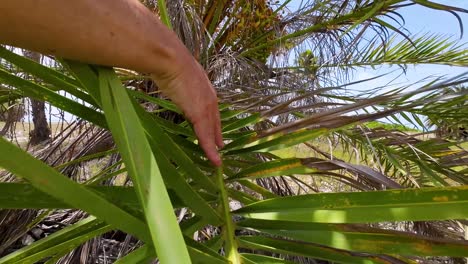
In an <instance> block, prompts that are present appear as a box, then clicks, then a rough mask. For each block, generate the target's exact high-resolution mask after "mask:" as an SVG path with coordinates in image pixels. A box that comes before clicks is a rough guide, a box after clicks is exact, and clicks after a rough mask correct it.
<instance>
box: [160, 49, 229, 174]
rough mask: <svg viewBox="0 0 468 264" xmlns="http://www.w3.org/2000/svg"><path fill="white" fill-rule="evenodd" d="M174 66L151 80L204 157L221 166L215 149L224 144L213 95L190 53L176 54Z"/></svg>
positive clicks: (216, 104)
mask: <svg viewBox="0 0 468 264" xmlns="http://www.w3.org/2000/svg"><path fill="white" fill-rule="evenodd" d="M187 53H188V52H187ZM176 64H177V65H179V66H180V67H175V68H174V69H175V70H173V71H171V72H169V73H168V74H164V75H157V76H156V75H155V76H153V78H154V79H155V80H156V83H157V84H158V86H159V87H160V88H161V90H162V92H163V93H164V94H165V95H166V96H168V97H169V98H170V99H171V100H172V101H174V103H175V104H176V105H177V106H179V107H180V108H181V109H182V111H183V112H184V115H185V116H186V117H187V118H188V119H189V120H190V122H191V123H192V124H193V127H194V129H195V134H196V135H197V137H198V141H199V144H200V146H201V147H202V149H203V151H204V152H205V154H206V156H207V158H208V159H209V160H210V161H211V162H212V163H213V164H214V165H215V166H221V158H220V156H219V153H218V148H222V147H223V146H224V143H223V137H222V134H221V120H220V115H219V109H218V98H217V96H216V92H215V90H214V88H213V86H212V85H211V82H210V81H209V79H208V77H207V76H206V73H205V71H204V69H203V68H202V66H201V65H200V64H198V62H197V61H195V59H194V58H193V57H192V56H191V55H190V54H179V57H178V59H177V62H176Z"/></svg>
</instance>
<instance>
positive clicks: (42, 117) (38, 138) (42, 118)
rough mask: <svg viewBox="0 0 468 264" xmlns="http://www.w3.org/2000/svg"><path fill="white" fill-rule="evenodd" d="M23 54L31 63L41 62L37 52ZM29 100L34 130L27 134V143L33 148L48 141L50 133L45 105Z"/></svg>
mask: <svg viewBox="0 0 468 264" xmlns="http://www.w3.org/2000/svg"><path fill="white" fill-rule="evenodd" d="M23 53H24V56H25V57H27V58H29V59H31V60H33V61H36V62H40V60H41V54H39V53H37V52H33V51H28V50H23ZM30 100H31V108H32V116H33V124H34V129H33V130H32V131H31V132H30V133H29V136H30V141H29V143H30V144H31V145H33V146H34V145H37V144H40V143H41V142H44V141H46V140H48V139H49V138H50V134H51V131H50V128H49V125H48V123H47V117H46V114H45V103H44V102H43V101H38V100H35V99H32V98H31V99H30Z"/></svg>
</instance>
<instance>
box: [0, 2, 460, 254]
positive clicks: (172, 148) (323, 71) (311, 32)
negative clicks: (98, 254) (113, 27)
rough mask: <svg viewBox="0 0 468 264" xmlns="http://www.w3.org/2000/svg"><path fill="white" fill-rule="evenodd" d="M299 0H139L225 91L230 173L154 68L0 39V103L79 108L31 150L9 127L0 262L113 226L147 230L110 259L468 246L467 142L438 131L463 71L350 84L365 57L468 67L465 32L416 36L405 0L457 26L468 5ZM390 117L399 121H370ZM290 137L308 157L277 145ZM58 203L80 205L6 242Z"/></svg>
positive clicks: (454, 106)
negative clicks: (34, 236)
mask: <svg viewBox="0 0 468 264" xmlns="http://www.w3.org/2000/svg"><path fill="white" fill-rule="evenodd" d="M290 2H291V1H283V2H280V3H276V2H269V1H264V0H255V1H201V0H192V1H167V3H165V2H164V1H162V0H160V1H157V2H153V1H145V4H147V5H148V6H149V8H152V9H154V10H155V13H157V14H159V15H160V17H161V19H162V20H163V21H165V22H166V24H167V25H168V26H170V27H171V28H173V29H174V30H175V31H176V32H177V34H178V35H179V37H180V38H181V39H182V40H183V41H184V43H185V44H186V45H187V47H188V48H189V49H190V50H191V51H192V52H193V54H194V56H195V57H196V58H197V59H198V60H199V61H200V62H201V63H202V64H203V66H204V67H205V68H206V70H207V72H208V75H209V77H210V79H211V80H212V82H213V84H214V85H215V87H216V88H217V90H218V94H219V98H220V109H221V118H222V125H223V136H224V138H225V140H226V143H227V144H226V146H225V147H224V148H223V149H222V150H221V153H222V156H223V166H222V167H221V168H219V169H216V168H213V167H212V166H211V165H210V163H209V162H208V161H207V160H206V159H205V157H204V155H203V152H202V151H201V149H200V148H199V147H198V145H197V144H196V143H197V142H196V137H195V135H194V132H193V130H192V128H191V126H190V124H189V123H188V122H187V121H185V120H184V119H183V117H182V116H181V114H180V111H179V110H178V109H177V107H176V106H175V105H174V104H173V103H172V102H170V101H167V100H165V99H164V97H162V96H160V95H159V94H158V93H157V88H156V87H157V86H156V84H154V83H153V82H152V81H151V80H149V79H147V78H146V76H144V75H140V74H137V73H134V72H131V71H127V70H123V69H117V70H116V71H114V70H113V69H110V68H105V67H99V66H94V65H86V64H83V63H77V62H73V61H67V60H60V59H58V58H54V59H56V60H57V64H53V65H51V66H44V65H43V64H40V63H39V62H36V61H32V60H29V59H28V58H25V57H24V56H21V55H18V53H15V52H13V51H11V50H10V49H8V48H7V47H2V48H0V58H2V63H1V64H0V82H1V84H0V105H4V104H5V103H9V102H12V101H14V100H18V99H20V98H25V97H29V98H32V99H35V100H42V101H46V102H47V103H49V104H50V105H52V106H54V107H56V108H59V109H62V110H64V111H66V112H68V113H71V114H73V115H74V116H76V117H77V118H78V119H77V120H76V121H74V122H73V123H71V124H69V125H67V126H64V127H63V128H62V129H60V132H59V133H58V134H57V135H55V137H54V138H53V139H52V140H51V141H50V142H47V143H44V144H43V145H42V146H38V147H35V148H33V149H30V150H29V153H28V152H26V151H25V150H23V149H21V148H20V147H19V146H15V144H14V143H13V142H11V141H8V140H7V139H6V138H1V139H0V150H1V151H0V166H1V167H2V168H4V169H5V172H4V174H3V176H2V178H3V182H2V183H0V208H3V210H2V211H0V219H3V220H0V231H3V232H2V233H0V234H1V235H2V236H3V235H5V237H1V238H0V255H1V254H3V255H4V256H3V257H2V258H0V263H36V262H39V261H43V262H45V263H66V261H71V260H70V256H71V255H70V254H71V253H70V252H76V250H77V249H76V248H79V250H80V251H79V252H81V253H80V254H81V255H80V254H79V257H80V258H81V261H82V262H85V263H93V261H95V260H91V259H92V255H93V252H94V251H93V250H92V247H90V246H89V245H90V243H91V244H92V243H94V244H96V240H91V239H93V238H96V237H99V236H101V235H103V234H109V233H110V232H113V234H116V230H120V231H123V232H125V233H126V234H128V235H127V237H126V241H127V238H128V241H130V240H131V239H132V237H134V238H136V239H137V240H139V241H141V242H138V243H136V244H134V245H133V248H132V247H125V248H124V249H123V250H122V251H121V253H122V254H121V256H120V259H119V260H118V261H117V262H116V263H147V262H149V261H151V260H152V259H155V258H158V259H159V260H160V261H161V262H162V263H190V262H193V263H294V262H305V261H310V262H311V263H313V262H312V261H313V260H314V259H320V260H326V261H330V262H336V263H417V262H418V261H428V259H426V257H429V256H448V257H453V258H456V257H458V258H460V257H465V256H467V252H468V243H467V242H466V238H465V239H464V237H463V233H462V230H463V229H464V230H466V228H467V227H466V226H468V222H467V221H466V220H465V219H467V218H468V210H466V208H467V206H468V177H467V173H468V167H467V164H468V163H467V161H468V153H467V151H466V150H465V149H466V143H464V142H460V141H459V140H453V139H451V138H444V137H442V138H440V137H433V134H434V130H435V127H434V125H440V124H450V126H453V127H457V128H462V127H463V128H465V127H467V125H468V124H467V123H466V121H467V119H466V117H467V116H468V107H467V105H466V100H467V97H468V90H467V89H466V88H465V86H463V85H466V83H467V81H468V76H467V75H462V76H456V77H453V78H449V79H446V78H445V79H444V78H441V77H440V78H432V79H428V80H427V81H425V82H421V83H418V84H416V85H413V86H412V87H406V86H402V87H394V88H391V89H383V88H379V87H372V89H371V90H370V92H369V93H365V92H362V93H356V92H354V93H346V88H347V87H349V86H351V85H353V84H362V83H364V84H365V83H366V80H364V81H358V82H357V83H356V82H355V83H350V82H349V81H348V80H349V76H350V74H351V73H352V71H353V70H354V69H355V68H357V67H365V66H373V67H375V66H379V65H384V64H390V65H398V66H400V67H401V68H402V69H403V70H404V69H405V67H406V66H407V65H409V64H425V63H431V64H444V65H453V66H464V65H467V62H468V51H467V49H466V45H463V44H459V43H457V42H456V41H454V40H452V39H450V38H446V37H442V36H438V35H432V34H430V33H427V34H425V35H422V36H421V35H420V36H416V35H411V34H409V33H406V31H405V29H404V20H403V17H401V16H400V14H399V10H401V9H402V8H405V7H406V6H408V5H418V6H419V7H420V8H431V9H436V10H440V12H450V13H451V14H453V15H454V16H455V17H456V18H458V19H459V20H460V26H461V28H463V27H462V25H463V24H462V21H461V18H460V16H459V14H461V13H468V10H465V9H462V8H459V7H454V6H445V5H441V4H437V3H435V2H432V1H426V0H411V1H410V0H383V1H371V0H363V1H348V0H339V1H337V0H321V1H307V2H306V1H303V2H305V3H303V4H302V5H301V7H300V8H299V9H298V10H297V11H294V12H290V11H288V9H287V6H288V4H289V3H290ZM290 58H294V59H290ZM50 60H52V58H50ZM116 72H117V73H116ZM24 74H28V75H31V76H34V77H35V78H32V79H31V78H29V79H26V78H22V76H24ZM384 88H386V87H384ZM385 119H386V120H390V121H392V122H394V123H396V124H400V125H401V126H390V127H389V126H386V125H379V124H382V123H378V122H375V120H385ZM405 126H414V127H415V128H417V131H408V130H407V129H404V128H405ZM402 128H403V129H402ZM291 148H297V149H301V150H304V149H306V150H307V155H303V156H285V155H282V154H281V151H284V150H287V149H291ZM96 160H98V161H99V162H97V163H96ZM93 162H94V163H93ZM93 164H94V166H97V168H94V169H93V170H91V169H90V167H91V165H93ZM96 164H98V165H96ZM14 209H16V210H14ZM18 209H22V210H18ZM61 209H79V211H78V210H76V211H74V212H75V213H74V214H73V216H72V217H71V219H68V220H67V226H66V227H64V228H61V229H60V230H59V231H57V232H54V233H53V234H51V235H49V236H47V237H45V238H43V239H40V240H38V241H37V242H34V243H32V244H30V245H28V246H26V247H22V248H20V249H17V250H15V251H13V252H11V253H10V254H6V252H7V251H6V249H7V248H8V247H9V246H11V245H12V244H13V243H14V241H16V240H17V239H18V238H20V237H21V235H23V234H25V233H26V232H28V230H30V229H31V228H33V227H34V226H36V225H37V224H38V223H41V222H42V221H44V220H45V219H48V218H49V217H51V216H52V215H54V214H56V213H57V212H63V210H61ZM83 212H85V213H83ZM20 220H21V221H20ZM8 223H10V225H9V226H5V225H6V224H8ZM12 223H13V224H12ZM2 225H3V226H2ZM90 240H91V242H89V241H90ZM87 241H88V242H87ZM93 241H94V242H93ZM83 244H84V246H83ZM85 245H88V246H87V247H86V246H85ZM133 249H134V250H133ZM94 253H95V252H94ZM60 261H62V262H60ZM64 261H65V262H64Z"/></svg>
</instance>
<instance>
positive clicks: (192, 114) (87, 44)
mask: <svg viewBox="0 0 468 264" xmlns="http://www.w3.org/2000/svg"><path fill="white" fill-rule="evenodd" d="M0 14H1V15H0V43H3V44H9V45H13V46H17V47H21V48H25V49H30V50H34V51H38V52H41V53H44V54H51V55H56V56H59V57H63V58H68V59H74V60H78V61H82V62H87V63H93V64H99V65H107V66H118V67H123V68H129V69H133V70H136V71H140V72H147V73H151V74H152V76H153V78H154V79H155V81H156V83H157V84H158V86H159V87H160V88H161V90H162V91H163V93H165V94H166V95H167V96H169V97H170V98H171V99H172V100H173V101H174V102H175V103H176V104H177V105H178V106H179V107H180V108H181V109H182V111H183V112H184V114H185V115H186V117H187V118H188V119H189V120H190V121H191V122H192V124H193V126H194V129H195V133H196V134H197V137H198V139H199V142H200V145H201V147H202V148H203V150H204V151H205V153H206V155H207V157H208V159H209V160H210V161H211V162H212V163H213V164H214V165H216V166H220V165H221V160H220V157H219V154H218V151H217V148H221V147H223V139H222V135H221V125H220V117H219V110H218V104H217V97H216V92H215V90H214V89H213V87H212V85H211V83H210V81H209V80H208V78H207V76H206V73H205V72H204V70H203V68H202V67H201V66H200V65H199V64H198V62H197V61H195V59H194V58H193V57H192V55H191V54H190V52H189V51H188V50H187V49H186V48H185V46H184V45H183V44H182V43H181V42H180V40H179V39H178V38H177V36H176V35H175V34H174V33H173V32H172V31H170V30H169V29H167V28H166V26H165V25H163V24H162V23H161V22H160V21H159V20H158V19H157V18H156V17H155V16H154V15H153V14H152V13H151V12H150V11H149V10H148V9H147V8H146V7H145V6H143V5H142V4H141V3H140V2H139V1H138V0H99V1H94V0H73V1H63V0H2V1H1V2H0Z"/></svg>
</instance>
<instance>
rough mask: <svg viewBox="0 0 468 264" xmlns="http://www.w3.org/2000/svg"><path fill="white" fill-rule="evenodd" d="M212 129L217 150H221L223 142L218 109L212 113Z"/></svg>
mask: <svg viewBox="0 0 468 264" xmlns="http://www.w3.org/2000/svg"><path fill="white" fill-rule="evenodd" d="M214 115H215V116H214V121H213V122H214V128H215V131H214V133H215V142H216V145H217V146H218V148H220V149H221V148H223V147H224V142H223V134H222V132H221V118H220V115H219V109H218V107H216V110H215V111H214Z"/></svg>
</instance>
